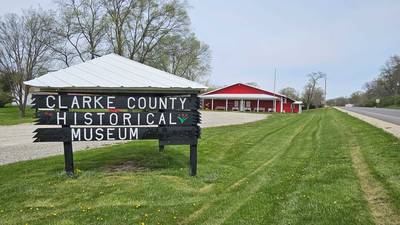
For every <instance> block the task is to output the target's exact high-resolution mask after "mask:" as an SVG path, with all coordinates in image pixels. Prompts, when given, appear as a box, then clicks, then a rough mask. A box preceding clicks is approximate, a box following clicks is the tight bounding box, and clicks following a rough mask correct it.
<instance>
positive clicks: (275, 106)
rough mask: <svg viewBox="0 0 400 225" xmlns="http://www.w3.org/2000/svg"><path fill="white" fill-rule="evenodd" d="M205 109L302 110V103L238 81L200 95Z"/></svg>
mask: <svg viewBox="0 0 400 225" xmlns="http://www.w3.org/2000/svg"><path fill="white" fill-rule="evenodd" d="M200 98H201V99H202V106H203V108H204V109H210V110H226V111H228V110H232V111H256V112H259V111H268V112H301V103H300V104H299V102H298V101H295V100H293V99H291V98H288V97H287V96H284V95H282V94H277V93H273V92H271V91H267V90H264V89H261V88H259V87H254V86H252V85H248V84H243V83H236V84H233V85H229V86H226V87H222V88H218V89H216V90H212V91H209V92H206V93H204V94H202V95H200Z"/></svg>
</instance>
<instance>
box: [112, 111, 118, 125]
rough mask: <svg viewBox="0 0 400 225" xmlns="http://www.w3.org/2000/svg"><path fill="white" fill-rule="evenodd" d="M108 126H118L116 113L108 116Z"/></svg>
mask: <svg viewBox="0 0 400 225" xmlns="http://www.w3.org/2000/svg"><path fill="white" fill-rule="evenodd" d="M110 124H111V125H117V124H118V115H117V114H116V113H111V114H110Z"/></svg>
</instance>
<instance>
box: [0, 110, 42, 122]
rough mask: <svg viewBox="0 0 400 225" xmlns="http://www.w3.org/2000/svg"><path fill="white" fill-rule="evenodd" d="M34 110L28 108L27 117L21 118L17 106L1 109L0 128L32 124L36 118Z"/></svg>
mask: <svg viewBox="0 0 400 225" xmlns="http://www.w3.org/2000/svg"><path fill="white" fill-rule="evenodd" d="M34 112H35V111H34V110H33V109H31V108H30V107H29V106H27V108H26V116H25V117H23V118H21V117H20V116H19V110H18V107H17V106H11V105H6V106H5V107H4V108H0V126H2V125H15V124H21V123H32V122H33V119H34V118H33V117H34Z"/></svg>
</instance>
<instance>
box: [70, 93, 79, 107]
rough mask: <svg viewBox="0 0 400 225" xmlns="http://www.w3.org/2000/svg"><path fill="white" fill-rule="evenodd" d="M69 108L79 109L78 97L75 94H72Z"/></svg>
mask: <svg viewBox="0 0 400 225" xmlns="http://www.w3.org/2000/svg"><path fill="white" fill-rule="evenodd" d="M71 108H74V109H75V108H76V109H79V102H78V98H77V97H76V96H74V98H73V99H72V104H71Z"/></svg>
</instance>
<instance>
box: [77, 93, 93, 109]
mask: <svg viewBox="0 0 400 225" xmlns="http://www.w3.org/2000/svg"><path fill="white" fill-rule="evenodd" d="M74 97H76V96H74ZM91 102H92V98H91V97H90V96H83V97H82V108H87V109H91V108H92V107H91V104H90V103H91Z"/></svg>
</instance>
